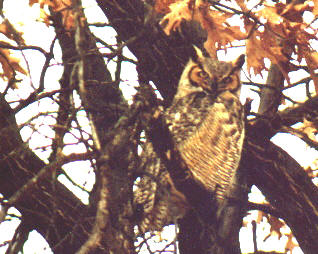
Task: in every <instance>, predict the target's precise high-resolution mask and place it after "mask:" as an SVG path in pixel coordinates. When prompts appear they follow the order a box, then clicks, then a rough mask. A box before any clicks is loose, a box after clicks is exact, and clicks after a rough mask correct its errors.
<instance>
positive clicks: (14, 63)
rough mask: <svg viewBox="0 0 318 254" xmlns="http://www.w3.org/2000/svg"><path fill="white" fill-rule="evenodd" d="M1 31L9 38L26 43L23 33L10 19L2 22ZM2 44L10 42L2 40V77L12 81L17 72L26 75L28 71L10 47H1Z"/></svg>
mask: <svg viewBox="0 0 318 254" xmlns="http://www.w3.org/2000/svg"><path fill="white" fill-rule="evenodd" d="M0 33H1V34H3V35H4V36H6V37H7V38H8V39H9V40H13V41H16V42H17V43H18V44H20V45H23V44H24V40H23V37H22V33H20V32H18V31H16V30H15V29H14V27H13V26H12V25H11V24H10V23H9V21H8V20H4V21H3V22H2V23H1V24H0ZM1 45H3V46H7V45H9V43H8V42H6V41H0V64H1V67H2V72H1V73H0V77H1V78H3V79H7V80H11V81H12V79H13V78H14V77H15V74H16V72H20V73H22V74H24V75H26V74H27V72H26V71H25V70H24V68H23V67H22V66H21V65H20V60H19V59H18V58H16V57H13V56H12V55H11V52H10V50H9V49H6V48H1Z"/></svg>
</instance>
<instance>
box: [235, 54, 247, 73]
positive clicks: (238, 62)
mask: <svg viewBox="0 0 318 254" xmlns="http://www.w3.org/2000/svg"><path fill="white" fill-rule="evenodd" d="M244 63H245V55H244V54H242V55H240V56H239V57H238V58H237V59H236V60H234V61H233V66H234V68H235V69H237V70H239V69H241V68H242V66H243V64H244Z"/></svg>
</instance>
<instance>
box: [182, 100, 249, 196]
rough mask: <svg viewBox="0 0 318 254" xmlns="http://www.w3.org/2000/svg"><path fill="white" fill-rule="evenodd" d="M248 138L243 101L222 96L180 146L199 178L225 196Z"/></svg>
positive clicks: (190, 166)
mask: <svg viewBox="0 0 318 254" xmlns="http://www.w3.org/2000/svg"><path fill="white" fill-rule="evenodd" d="M243 139H244V116H243V110H242V105H241V104H240V102H239V100H238V99H237V98H235V97H233V98H231V100H227V101H224V100H222V98H218V99H217V100H216V102H215V103H214V104H213V105H212V106H211V107H209V108H208V110H207V112H206V113H205V114H204V117H203V119H201V123H200V124H199V125H198V126H197V127H196V129H195V130H194V131H193V133H192V134H191V135H187V138H186V139H185V140H184V141H183V142H182V143H180V145H179V150H180V152H181V155H182V157H183V159H184V160H185V162H186V164H187V166H188V167H189V169H190V170H191V172H192V173H193V175H194V177H195V179H196V180H198V181H199V182H200V183H201V184H203V185H204V187H206V188H207V189H208V190H210V191H211V192H215V194H216V197H217V198H219V199H224V197H225V196H226V193H227V191H228V189H229V186H230V184H231V181H232V178H233V175H234V173H235V171H236V169H237V168H238V166H239V162H240V158H241V150H242V145H243Z"/></svg>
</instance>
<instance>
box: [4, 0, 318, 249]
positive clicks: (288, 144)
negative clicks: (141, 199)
mask: <svg viewBox="0 0 318 254" xmlns="http://www.w3.org/2000/svg"><path fill="white" fill-rule="evenodd" d="M83 4H84V6H85V7H86V8H85V13H86V15H87V17H88V21H89V22H90V23H93V22H106V19H105V17H104V16H103V13H102V12H101V11H100V10H99V9H98V8H97V6H96V3H95V2H94V1H93V0H84V1H83ZM17 6H19V8H17ZM4 10H5V15H6V17H8V18H9V20H10V21H11V22H12V23H13V24H14V25H15V26H16V27H17V28H18V29H19V30H20V31H23V32H24V38H25V40H26V43H27V45H37V46H40V47H42V48H44V49H45V50H48V49H49V44H50V43H48V42H51V41H52V39H53V38H54V30H53V29H52V28H48V27H47V26H46V25H45V24H43V23H41V22H36V20H37V19H39V7H38V6H37V5H34V6H33V7H32V8H29V7H28V0H16V1H4ZM93 31H94V33H95V34H96V35H97V36H100V37H102V38H103V39H105V40H107V41H112V42H113V43H114V44H115V43H116V40H115V35H116V34H115V32H114V31H113V30H112V29H111V28H107V27H106V28H93ZM105 36H107V38H105ZM0 39H2V37H1V38H0ZM125 50H126V49H125ZM242 50H243V48H236V49H230V50H228V52H227V54H224V52H222V51H221V52H219V53H218V56H219V57H220V59H227V60H233V59H235V58H236V57H237V56H238V55H240V54H242V53H245V52H242ZM54 52H55V56H56V59H54V60H52V62H51V64H55V65H54V66H52V67H50V68H49V70H48V72H47V76H46V80H45V82H46V86H47V85H48V84H49V87H50V89H52V90H53V89H58V79H59V77H60V76H61V74H62V71H63V67H62V66H61V65H59V63H61V53H60V49H59V46H58V44H57V45H56V47H55V50H54ZM126 52H127V50H126ZM16 54H17V56H19V53H18V52H16ZM25 55H26V57H27V58H28V59H31V57H32V61H30V68H31V77H32V80H33V82H34V84H35V85H36V84H37V82H38V80H37V79H38V77H39V70H41V68H42V65H43V63H44V57H43V56H42V55H41V54H40V53H37V52H35V51H25ZM129 57H133V56H131V54H130V56H129ZM108 67H109V69H110V70H111V71H112V70H114V69H115V67H116V66H115V64H113V63H110V64H109V66H108ZM123 69H124V70H125V71H124V72H123V73H122V76H121V78H122V79H123V80H127V81H128V80H129V82H123V84H121V87H122V88H123V92H124V94H125V96H127V98H129V97H130V96H131V95H132V94H133V93H134V89H133V87H134V85H137V75H136V71H135V69H134V66H133V65H132V64H130V63H125V64H124V65H123ZM291 78H292V79H293V81H296V80H299V79H301V78H302V76H301V74H299V73H298V74H293V76H292V77H291ZM242 79H243V80H244V79H245V80H246V78H245V77H244V74H242ZM253 81H255V82H260V83H264V80H263V79H262V78H261V77H260V76H257V77H256V78H255V77H253ZM29 84H30V81H29V80H28V79H26V82H24V83H22V84H21V85H20V86H21V87H22V86H23V89H19V90H18V92H19V95H18V97H17V95H16V91H15V93H11V94H10V99H11V100H16V99H19V98H26V97H27V96H28V94H29V92H30V90H31V87H30V85H29ZM250 88H251V87H247V86H244V87H243V89H242V101H243V102H244V101H245V99H246V98H247V97H250V98H254V101H253V104H252V110H254V111H257V107H258V103H259V99H258V97H257V96H256V93H255V92H253V91H251V90H250ZM2 89H3V88H2ZM311 89H312V88H311ZM285 93H286V95H288V96H289V97H291V98H293V99H294V100H296V101H304V100H305V99H306V95H305V93H304V89H303V87H301V88H295V89H289V90H287V91H285ZM8 98H9V97H8ZM40 106H41V108H42V109H43V108H47V109H48V110H49V111H54V110H56V107H54V106H52V102H51V101H50V100H43V101H42V102H41V104H40V105H39V104H37V103H34V104H33V105H31V106H30V107H28V109H27V110H23V111H21V112H20V113H19V114H18V115H17V121H18V123H19V124H21V123H24V122H25V121H27V120H28V119H29V118H30V117H32V115H36V114H37V113H38V112H39V108H40ZM50 121H51V124H54V121H53V120H52V119H49V118H47V117H43V118H40V119H38V120H37V122H36V124H37V126H38V127H39V130H40V133H38V134H33V135H34V136H32V138H31V140H30V142H29V145H30V147H31V148H36V147H38V146H39V144H40V145H41V146H43V145H44V144H50V142H49V141H50V137H53V132H52V131H51V129H48V128H46V127H45V125H43V127H40V126H41V124H44V123H45V124H48V123H50ZM81 121H82V123H83V126H84V127H85V128H86V130H87V131H89V124H88V122H87V120H86V118H85V115H83V117H82V120H81ZM31 134H32V131H31V129H30V128H28V127H25V128H23V129H22V131H21V135H22V136H23V138H24V139H25V140H26V139H28V138H29V137H30V135H31ZM75 134H76V133H75ZM43 135H47V136H48V138H45V137H44V136H43ZM73 139H74V138H73V137H72V136H71V135H68V136H67V137H66V141H67V142H72V141H73ZM272 140H273V142H274V143H275V144H277V145H279V146H281V147H282V148H283V149H285V150H286V151H287V152H288V153H289V154H290V155H291V156H292V157H294V158H295V159H296V160H297V161H298V162H299V163H300V164H301V165H302V166H309V165H310V164H311V163H313V161H314V159H315V158H318V152H317V151H316V150H314V149H311V148H309V147H308V146H307V145H306V144H304V143H303V142H302V141H300V140H299V139H298V138H296V137H293V136H291V135H289V134H277V135H276V136H275V137H274V138H273V139H272ZM84 150H85V148H84V147H83V146H81V145H79V146H76V147H74V146H69V147H67V148H66V149H65V150H64V152H65V153H71V152H74V151H76V152H82V151H84ZM36 152H37V154H38V155H39V156H40V157H41V158H43V159H45V158H47V156H48V152H40V151H36ZM64 169H66V170H67V172H68V173H69V175H70V176H71V177H72V178H73V180H74V181H76V182H77V183H79V184H85V187H86V188H87V189H88V190H90V189H91V187H92V185H93V183H94V174H93V172H92V170H91V168H90V167H89V163H88V162H74V163H70V164H68V165H66V166H65V167H64ZM59 180H60V181H61V182H63V183H64V184H66V185H67V186H68V187H69V188H70V189H71V190H72V191H73V192H74V193H76V195H78V196H79V197H80V198H81V199H82V200H83V202H84V203H87V202H88V195H87V193H85V192H83V191H81V190H79V189H78V188H75V187H73V186H72V185H70V184H69V183H68V180H67V179H66V178H65V177H61V178H60V179H59ZM250 200H251V201H254V202H263V201H264V197H263V196H262V195H261V193H260V192H259V191H258V190H257V188H253V191H252V193H251V194H250ZM10 212H11V213H15V214H17V215H19V213H18V212H17V211H16V210H15V209H10ZM256 216H257V212H255V211H253V212H251V213H250V215H248V216H247V217H246V218H245V221H249V222H250V221H252V220H253V219H255V218H256ZM18 223H19V220H17V219H13V220H12V221H10V222H4V223H2V224H1V225H0V243H2V242H3V241H5V240H10V239H11V237H12V235H13V233H14V229H15V227H17V225H18ZM257 229H258V247H259V249H263V250H267V251H270V250H276V251H283V250H284V249H279V248H283V247H284V244H282V242H286V241H287V239H286V237H282V239H280V241H279V240H278V238H277V237H275V236H273V237H270V238H269V239H268V240H267V241H266V242H263V241H262V240H263V238H264V237H265V236H266V235H267V234H268V233H269V224H268V223H266V221H264V222H262V223H261V224H260V225H259V226H258V228H257ZM174 230H175V229H174V227H168V228H167V230H166V231H164V233H163V237H167V238H169V237H171V235H172V234H173V232H174ZM284 230H287V231H288V229H287V228H286V229H284ZM240 241H241V245H242V251H244V252H252V251H253V246H252V244H251V243H252V234H251V224H248V226H247V227H244V228H242V230H241V234H240ZM5 249H6V248H3V247H2V248H1V247H0V254H1V253H4V252H5ZM24 253H26V254H31V253H32V254H34V253H41V254H42V253H43V254H44V253H45V254H46V253H52V252H51V251H50V250H49V248H48V246H47V244H46V242H45V240H44V239H43V238H42V237H41V236H40V235H39V234H38V233H36V232H32V233H31V234H30V236H29V240H28V241H27V243H26V244H25V247H24ZM300 253H302V252H301V251H300V249H299V248H296V249H294V251H293V254H300Z"/></svg>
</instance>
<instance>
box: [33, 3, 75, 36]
mask: <svg viewBox="0 0 318 254" xmlns="http://www.w3.org/2000/svg"><path fill="white" fill-rule="evenodd" d="M36 3H38V4H39V5H40V8H41V9H42V10H43V8H44V6H49V7H50V8H51V10H52V11H53V12H60V13H61V14H62V17H63V24H64V26H65V29H66V30H71V29H73V28H74V27H75V23H74V12H73V9H72V8H71V6H72V0H29V5H30V6H32V5H33V4H36ZM48 17H49V15H48V14H47V17H45V15H44V14H43V13H41V18H43V20H44V23H45V24H48V23H49V22H48V20H49V18H48Z"/></svg>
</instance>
